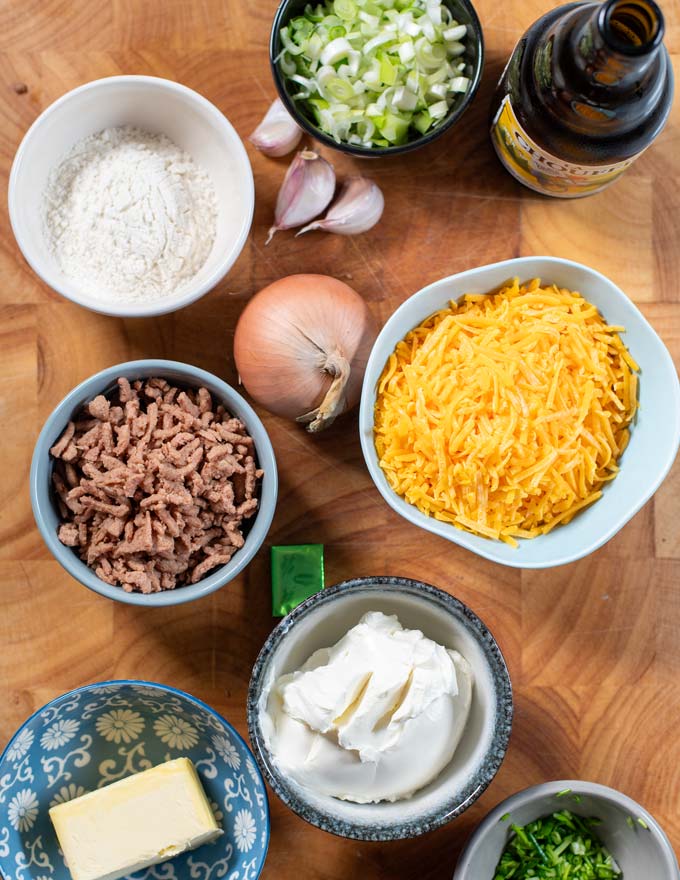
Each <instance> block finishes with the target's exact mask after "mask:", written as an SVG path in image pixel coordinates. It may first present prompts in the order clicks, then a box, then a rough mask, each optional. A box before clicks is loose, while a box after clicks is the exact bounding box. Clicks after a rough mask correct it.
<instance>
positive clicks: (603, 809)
mask: <svg viewBox="0 0 680 880" xmlns="http://www.w3.org/2000/svg"><path fill="white" fill-rule="evenodd" d="M642 877H644V880H678V877H680V873H679V869H678V862H677V859H676V857H675V854H674V852H673V848H672V847H671V844H670V842H669V840H668V838H667V837H666V835H665V833H664V831H663V830H662V829H661V827H660V826H659V824H658V823H657V821H656V820H655V819H654V818H653V816H651V815H650V814H649V813H648V812H647V810H645V809H644V807H642V806H640V804H638V803H636V802H635V801H634V800H632V799H631V798H629V797H628V796H627V795H625V794H622V793H621V792H619V791H616V790H615V789H613V788H608V787H607V786H605V785H598V784H597V783H594V782H580V781H575V780H566V781H561V782H547V783H544V784H542V785H535V786H533V787H532V788H527V789H525V790H524V791H520V792H519V793H518V794H515V795H512V796H511V797H509V798H507V800H505V801H503V802H502V803H501V804H499V805H498V806H497V807H496V808H495V809H494V810H492V811H491V812H490V813H489V815H488V816H487V817H486V818H485V819H484V820H483V821H482V823H481V824H480V825H479V826H478V827H477V829H476V830H475V832H474V833H473V835H472V837H471V838H470V840H469V841H468V843H467V845H466V847H465V849H464V850H463V852H462V854H461V856H460V859H459V861H458V864H457V866H456V870H455V873H454V875H453V880H566V878H568V880H639V878H642Z"/></svg>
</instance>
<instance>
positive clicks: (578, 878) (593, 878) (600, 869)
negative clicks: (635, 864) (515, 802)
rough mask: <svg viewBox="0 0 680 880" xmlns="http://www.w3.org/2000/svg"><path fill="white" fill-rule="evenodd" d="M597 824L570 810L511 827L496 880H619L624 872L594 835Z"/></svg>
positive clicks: (596, 821) (594, 820)
mask: <svg viewBox="0 0 680 880" xmlns="http://www.w3.org/2000/svg"><path fill="white" fill-rule="evenodd" d="M568 791H569V789H567V790H565V792H562V794H566V793H568ZM507 815H508V814H507V813H506V816H507ZM506 816H504V817H502V818H503V819H505V818H506ZM638 821H640V820H638ZM598 822H599V820H596V819H591V818H586V817H583V816H576V815H575V814H574V813H571V812H570V811H569V810H560V811H559V812H557V813H553V814H552V815H551V816H543V817H541V818H540V819H536V821H535V822H529V823H528V824H527V825H514V824H513V825H511V826H510V830H511V832H512V836H511V837H510V840H509V841H508V844H507V846H506V847H505V850H504V851H503V855H502V856H501V859H500V861H499V863H498V865H497V867H496V873H495V874H494V878H493V880H612V878H614V880H615V878H620V877H621V876H622V875H621V871H620V870H619V869H618V867H617V866H616V864H615V862H614V860H613V858H612V857H611V855H610V854H609V853H608V852H607V850H606V849H605V848H604V846H603V845H602V843H601V841H600V840H599V839H598V837H597V835H596V834H595V833H594V832H593V831H592V827H593V826H594V825H596V824H598Z"/></svg>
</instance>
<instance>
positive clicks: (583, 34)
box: [564, 0, 664, 91]
mask: <svg viewBox="0 0 680 880" xmlns="http://www.w3.org/2000/svg"><path fill="white" fill-rule="evenodd" d="M663 33H664V21H663V15H662V13H661V10H660V9H659V7H658V6H657V5H656V3H654V2H653V0H607V2H605V3H602V4H598V5H595V6H594V8H593V7H590V9H589V11H588V14H587V15H585V16H584V18H583V19H582V20H581V22H580V23H579V24H578V25H577V26H576V27H574V28H573V30H571V33H570V34H569V37H568V38H567V43H568V44H570V45H568V46H565V47H564V48H565V49H566V50H567V51H568V52H569V54H570V56H571V58H572V59H573V65H574V69H575V70H574V72H576V73H577V74H579V75H580V77H582V78H583V80H585V81H590V83H591V85H592V86H593V87H595V88H597V86H601V87H603V88H605V89H608V90H612V89H613V90H623V91H628V90H629V89H631V88H634V87H635V84H636V83H638V82H639V81H640V80H641V79H643V78H644V77H645V74H646V73H647V72H648V71H649V70H650V68H651V67H652V66H653V65H654V64H655V62H656V61H657V56H658V53H659V48H660V46H661V42H662V40H663Z"/></svg>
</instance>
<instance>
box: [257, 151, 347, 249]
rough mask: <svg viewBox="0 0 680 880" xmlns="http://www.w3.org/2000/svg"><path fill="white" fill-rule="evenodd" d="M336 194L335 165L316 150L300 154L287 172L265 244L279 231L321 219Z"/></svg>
mask: <svg viewBox="0 0 680 880" xmlns="http://www.w3.org/2000/svg"><path fill="white" fill-rule="evenodd" d="M334 192H335V172H334V171H333V166H332V165H331V164H330V163H328V162H327V161H326V160H325V159H322V158H321V156H319V154H318V153H315V152H314V151H313V150H302V151H301V152H299V153H298V154H297V155H296V156H295V158H294V159H293V162H292V164H291V166H290V168H289V169H288V171H287V172H286V176H285V177H284V179H283V183H282V184H281V189H280V190H279V195H278V198H277V200H276V212H275V215H274V225H273V226H272V227H271V229H270V230H269V236H268V238H267V241H266V242H265V244H269V242H270V241H271V240H272V237H273V236H274V233H276V232H278V231H279V230H280V229H293V228H294V227H296V226H302V225H303V224H304V223H308V222H309V221H310V220H313V219H314V217H318V216H319V214H320V213H321V212H322V211H323V210H324V209H325V208H326V207H327V206H328V203H329V202H330V200H331V199H332V198H333V193H334Z"/></svg>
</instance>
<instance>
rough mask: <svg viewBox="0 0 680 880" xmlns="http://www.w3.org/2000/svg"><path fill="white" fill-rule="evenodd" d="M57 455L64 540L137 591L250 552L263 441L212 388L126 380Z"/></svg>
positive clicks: (184, 580)
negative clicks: (217, 402)
mask: <svg viewBox="0 0 680 880" xmlns="http://www.w3.org/2000/svg"><path fill="white" fill-rule="evenodd" d="M50 453H51V454H52V455H53V456H54V458H55V459H56V461H55V465H54V471H53V475H52V480H53V484H54V489H55V491H56V495H57V503H58V506H59V511H60V514H61V518H62V520H63V522H62V525H61V526H60V528H59V533H58V535H59V540H60V541H61V542H62V543H63V544H66V545H67V546H69V547H73V548H74V549H75V550H76V551H77V552H78V554H79V556H80V557H81V559H82V560H83V561H84V562H85V563H86V564H87V565H88V566H90V568H92V569H93V570H94V572H95V574H96V575H97V576H98V577H100V578H101V579H102V580H103V581H106V582H107V583H109V584H113V585H119V586H121V587H123V589H124V590H126V591H127V592H142V593H156V592H159V591H161V590H172V589H174V588H175V587H178V586H181V585H183V584H188V583H192V584H194V583H196V582H197V581H199V580H201V578H203V577H204V576H205V575H206V574H208V573H209V572H210V571H211V570H212V569H214V568H216V567H217V566H219V565H223V564H224V563H225V562H228V561H229V560H230V559H231V557H232V556H233V554H234V553H235V552H236V551H237V550H238V549H239V548H240V547H242V546H243V544H244V537H243V533H242V526H243V521H244V520H246V519H249V518H250V517H252V516H253V515H254V514H255V512H256V510H257V505H258V499H257V494H256V493H257V488H258V483H259V480H260V479H261V477H262V471H261V470H258V469H257V465H256V462H255V449H254V444H253V440H252V438H251V437H250V436H249V435H248V433H247V431H246V428H245V425H244V424H243V423H242V422H241V421H240V420H239V419H236V418H233V417H232V416H231V415H230V414H229V413H228V412H227V411H226V410H225V408H224V407H223V406H217V407H213V401H212V398H211V396H210V394H209V392H208V391H207V389H205V388H199V389H198V390H197V391H189V390H182V389H180V388H177V387H175V386H173V385H170V384H169V383H168V382H167V381H166V380H165V379H156V378H154V379H147V380H144V381H136V382H133V383H132V384H130V382H129V381H128V380H127V379H125V378H120V379H118V388H117V391H116V392H115V393H114V395H112V397H111V398H110V399H109V398H107V397H104V395H101V394H100V395H99V396H98V397H95V399H94V400H93V401H91V402H90V403H89V404H87V405H86V406H85V407H84V408H83V411H82V413H81V414H80V415H79V416H78V418H77V420H76V421H73V422H69V424H68V426H67V428H66V430H65V431H64V433H63V434H62V435H61V437H60V438H59V440H58V441H57V443H55V445H54V446H53V447H52V449H51V450H50Z"/></svg>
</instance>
